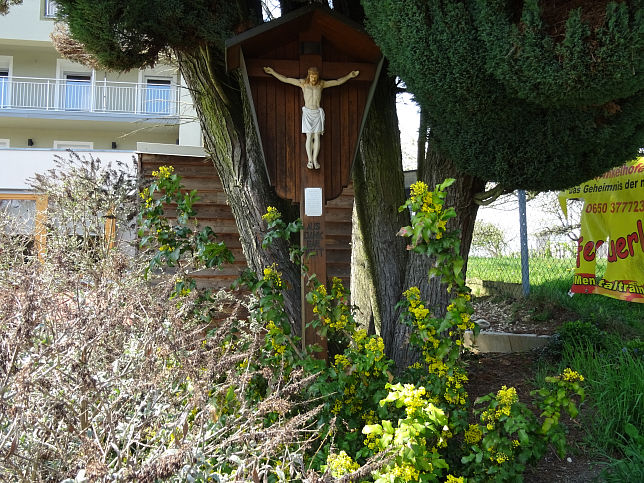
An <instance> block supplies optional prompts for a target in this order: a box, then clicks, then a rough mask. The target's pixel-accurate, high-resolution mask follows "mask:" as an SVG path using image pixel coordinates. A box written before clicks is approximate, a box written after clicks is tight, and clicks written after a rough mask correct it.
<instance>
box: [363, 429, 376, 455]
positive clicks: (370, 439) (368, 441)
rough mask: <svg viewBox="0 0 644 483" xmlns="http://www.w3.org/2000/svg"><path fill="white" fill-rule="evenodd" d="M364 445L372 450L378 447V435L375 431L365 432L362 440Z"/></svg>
mask: <svg viewBox="0 0 644 483" xmlns="http://www.w3.org/2000/svg"><path fill="white" fill-rule="evenodd" d="M364 445H365V446H366V447H367V448H369V449H370V450H372V451H375V449H376V448H377V447H378V437H377V436H376V434H375V433H369V434H367V437H366V438H365V440H364Z"/></svg>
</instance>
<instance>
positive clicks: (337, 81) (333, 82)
mask: <svg viewBox="0 0 644 483" xmlns="http://www.w3.org/2000/svg"><path fill="white" fill-rule="evenodd" d="M358 75H360V71H359V70H352V71H351V72H349V73H348V74H347V75H345V76H343V77H340V78H339V79H335V80H325V81H324V87H335V86H340V85H342V84H344V83H345V82H346V81H348V80H349V79H353V78H354V77H358Z"/></svg>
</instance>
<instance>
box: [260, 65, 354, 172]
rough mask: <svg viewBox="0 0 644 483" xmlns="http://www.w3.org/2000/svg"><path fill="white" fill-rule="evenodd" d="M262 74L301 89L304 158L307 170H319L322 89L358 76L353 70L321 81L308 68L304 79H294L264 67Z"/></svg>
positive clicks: (317, 74) (311, 69)
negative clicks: (302, 97) (304, 136)
mask: <svg viewBox="0 0 644 483" xmlns="http://www.w3.org/2000/svg"><path fill="white" fill-rule="evenodd" d="M264 72H266V73H267V74H270V75H272V76H273V77H275V78H276V79H277V80H279V81H281V82H284V83H286V84H291V85H294V86H296V87H299V88H301V89H302V93H303V94H304V106H303V107H302V133H304V134H306V156H307V158H308V163H307V164H306V167H307V168H309V169H320V165H319V164H318V153H319V152H320V135H321V134H324V110H323V109H322V108H321V107H320V101H321V100H322V89H325V88H326V87H334V86H339V85H342V84H344V83H345V82H346V81H348V80H349V79H353V78H354V77H357V76H358V74H360V72H359V71H357V70H354V71H351V72H349V73H348V74H347V75H345V76H344V77H340V78H339V79H334V80H321V79H320V72H319V71H318V69H317V68H316V67H310V68H309V70H308V73H307V75H306V79H294V78H292V77H285V76H283V75H282V74H278V73H277V72H275V71H274V70H273V69H272V68H271V67H264Z"/></svg>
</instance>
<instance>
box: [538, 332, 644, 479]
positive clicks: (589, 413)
mask: <svg viewBox="0 0 644 483" xmlns="http://www.w3.org/2000/svg"><path fill="white" fill-rule="evenodd" d="M565 367H570V368H572V369H573V370H575V371H577V372H579V373H580V374H582V375H583V376H584V378H585V381H584V387H585V391H586V395H587V396H588V398H587V400H586V402H585V405H587V409H586V410H585V411H583V412H582V415H585V416H582V423H583V425H584V427H585V429H586V432H587V435H588V438H587V445H588V447H589V451H591V452H592V453H594V454H596V455H597V456H598V457H599V458H600V459H602V460H604V461H608V463H607V464H606V466H605V468H604V472H603V478H604V480H605V481H615V482H617V481H644V478H643V476H644V474H643V472H644V432H643V431H642V428H643V427H644V426H643V425H644V344H641V343H640V344H639V345H638V346H636V345H634V344H632V342H631V343H630V344H629V343H628V342H624V340H623V339H622V338H620V337H618V336H616V335H613V334H605V335H604V336H603V337H598V338H595V339H594V340H592V341H589V340H585V339H583V338H578V339H577V340H575V337H574V333H573V334H570V333H568V334H567V336H566V338H565V340H564V344H563V350H562V353H561V361H560V362H559V364H558V365H557V366H556V367H555V368H553V367H552V366H544V367H541V368H540V369H539V370H538V372H537V376H536V379H537V385H541V384H543V379H544V377H545V376H546V375H547V374H550V373H552V372H553V371H555V372H556V371H558V372H561V371H563V369H564V368H565Z"/></svg>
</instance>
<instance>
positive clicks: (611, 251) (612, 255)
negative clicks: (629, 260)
mask: <svg viewBox="0 0 644 483" xmlns="http://www.w3.org/2000/svg"><path fill="white" fill-rule="evenodd" d="M616 261H617V255H616V254H615V240H611V241H610V246H609V247H608V263H613V262H616Z"/></svg>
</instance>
